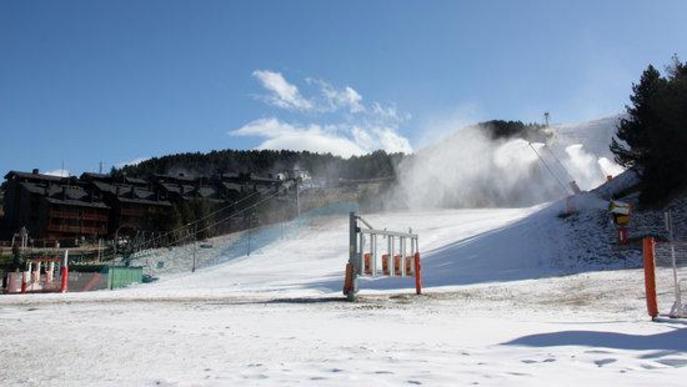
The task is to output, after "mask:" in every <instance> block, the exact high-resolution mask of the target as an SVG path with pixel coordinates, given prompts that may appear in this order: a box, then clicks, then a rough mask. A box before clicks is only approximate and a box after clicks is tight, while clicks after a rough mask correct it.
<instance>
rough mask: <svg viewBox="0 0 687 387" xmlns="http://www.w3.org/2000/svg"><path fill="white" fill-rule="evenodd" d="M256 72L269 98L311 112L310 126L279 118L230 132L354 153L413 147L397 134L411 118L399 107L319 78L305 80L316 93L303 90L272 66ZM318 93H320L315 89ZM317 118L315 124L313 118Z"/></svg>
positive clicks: (274, 145)
mask: <svg viewBox="0 0 687 387" xmlns="http://www.w3.org/2000/svg"><path fill="white" fill-rule="evenodd" d="M253 76H254V77H255V78H256V79H258V81H260V83H261V84H262V86H263V87H264V88H265V89H266V90H268V91H269V95H266V96H262V97H261V99H262V100H264V101H265V102H267V103H269V104H271V105H275V106H278V107H281V108H284V109H288V110H292V111H296V112H300V113H307V118H308V121H310V122H311V123H310V124H308V125H296V124H292V123H289V122H284V121H281V120H279V119H278V118H277V117H275V118H267V119H258V120H255V121H252V122H249V123H247V124H246V125H244V126H243V127H241V128H239V129H236V130H234V131H232V132H230V133H231V134H232V135H237V136H254V137H259V138H261V139H262V143H260V145H259V146H258V149H292V150H308V151H312V152H321V153H322V152H325V153H332V154H335V155H339V156H343V157H350V156H352V155H361V154H365V153H369V152H373V151H375V150H378V149H382V150H385V151H387V152H404V153H411V152H412V151H413V149H412V147H411V146H410V142H409V141H408V139H407V138H405V137H404V136H402V135H401V134H399V133H398V127H399V126H400V124H401V123H403V122H404V121H406V120H408V119H409V118H410V115H409V114H402V113H399V112H398V110H397V109H396V106H395V105H393V104H392V105H382V104H380V103H378V102H373V103H372V104H370V105H365V104H364V103H363V96H362V95H360V93H358V91H357V90H355V89H354V88H353V87H351V86H345V87H337V86H334V85H332V84H331V83H329V82H327V81H325V80H322V79H316V78H306V79H305V82H306V83H307V85H308V86H310V87H311V88H310V89H309V91H311V92H312V91H313V90H312V87H314V88H315V92H316V93H315V94H312V95H308V94H307V93H306V94H305V96H304V95H302V94H301V92H300V91H299V89H298V87H297V86H295V85H293V84H291V83H289V82H288V81H287V80H286V79H285V78H284V76H283V75H282V74H281V73H279V72H275V71H271V70H256V71H254V72H253ZM318 91H319V93H317V92H318ZM313 119H314V121H315V122H312V120H313Z"/></svg>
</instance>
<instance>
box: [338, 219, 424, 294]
mask: <svg viewBox="0 0 687 387" xmlns="http://www.w3.org/2000/svg"><path fill="white" fill-rule="evenodd" d="M358 222H360V223H362V224H363V225H364V226H365V227H366V228H365V227H361V226H360V225H359V224H358ZM380 237H381V238H382V239H386V243H383V244H382V246H381V248H380V246H379V239H380ZM368 245H369V247H368ZM384 245H385V246H384ZM368 251H369V252H368ZM380 252H383V253H384V254H381V255H380ZM380 261H381V267H380V265H379V262H380ZM378 275H382V276H388V277H414V279H415V293H416V294H418V295H419V294H422V264H421V262H420V248H419V244H418V235H417V234H413V233H412V230H409V231H408V232H407V233H406V232H397V231H387V230H378V229H375V228H374V227H372V226H371V225H370V224H369V223H368V222H367V221H365V220H364V219H363V218H362V217H360V216H358V215H356V214H355V212H351V213H350V214H349V259H348V264H347V265H346V273H345V278H344V288H343V293H344V295H346V297H347V298H348V300H350V301H354V300H355V298H356V296H357V293H358V281H357V277H358V276H370V277H374V276H378Z"/></svg>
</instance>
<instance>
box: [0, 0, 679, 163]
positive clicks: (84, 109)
mask: <svg viewBox="0 0 687 387" xmlns="http://www.w3.org/2000/svg"><path fill="white" fill-rule="evenodd" d="M685 15H687V2H685V1H683V0H676V1H668V0H666V1H603V2H600V1H495V0H494V1H476V0H475V1H370V0H368V1H346V2H337V3H335V2H327V1H315V0H313V1H209V0H206V1H200V2H198V1H173V0H164V1H163V0H161V1H145V0H141V1H126V0H119V1H99V0H88V1H68V0H65V1H23V0H17V1H12V0H0V135H1V136H0V170H1V171H0V172H2V173H4V172H5V171H8V170H31V169H33V168H39V169H40V170H42V171H51V172H55V173H60V171H59V170H61V169H62V168H63V166H64V169H66V170H68V171H69V173H71V174H77V175H78V174H80V173H81V172H84V171H98V169H99V163H101V162H102V163H103V167H104V170H106V171H107V170H109V169H110V168H111V167H112V166H121V165H123V164H126V163H136V162H138V161H141V160H144V159H146V158H150V157H154V156H161V155H165V154H170V153H179V152H197V151H200V152H206V151H210V150H213V149H226V148H234V149H296V150H313V151H321V152H332V153H335V154H340V155H343V156H350V155H357V154H362V153H366V152H369V151H372V150H375V149H385V150H388V151H404V152H412V151H414V150H417V149H419V148H421V147H423V146H426V145H429V144H431V143H432V142H434V141H437V139H438V138H440V137H441V136H442V135H444V134H447V133H450V132H451V131H454V130H456V129H458V128H459V127H461V126H464V125H467V124H470V123H474V122H478V121H483V120H488V119H512V120H522V121H526V122H535V121H537V122H541V121H542V120H543V113H544V112H550V114H551V118H552V121H553V122H556V123H571V122H581V121H587V120H592V119H595V118H600V117H604V116H609V115H613V114H618V113H621V112H623V111H624V105H626V104H627V103H628V96H629V94H630V93H631V87H632V83H633V82H636V81H637V80H638V79H639V76H640V74H641V72H642V70H643V69H644V68H645V67H646V66H647V65H648V64H654V65H655V66H657V67H658V68H659V69H662V68H663V67H664V66H665V65H666V64H668V63H669V62H670V58H671V56H672V55H673V54H678V56H679V57H681V58H682V59H683V60H686V59H687V23H685V22H684V16H685Z"/></svg>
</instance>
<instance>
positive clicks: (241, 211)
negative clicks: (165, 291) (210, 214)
mask: <svg viewBox="0 0 687 387" xmlns="http://www.w3.org/2000/svg"><path fill="white" fill-rule="evenodd" d="M280 193H282V192H281V189H278V190H277V191H275V192H274V193H273V194H272V195H269V196H267V197H265V198H264V199H263V200H260V201H258V202H256V203H254V204H253V205H250V206H248V207H245V208H242V209H240V210H238V211H235V212H232V213H231V214H230V215H229V216H227V217H225V218H222V219H220V220H218V221H216V222H214V223H211V224H209V225H207V226H206V227H203V228H201V229H197V230H196V233H198V232H201V231H205V230H207V229H209V228H211V227H214V226H216V225H218V224H221V223H224V222H226V221H227V220H229V219H231V218H234V217H237V216H239V215H241V214H243V213H245V212H246V211H248V210H251V209H253V208H256V207H258V206H259V205H261V204H263V203H265V202H267V201H268V200H271V199H272V198H274V197H276V196H277V195H278V194H280ZM251 195H253V194H251ZM244 199H246V198H244ZM237 203H238V202H237ZM225 208H226V207H225ZM216 212H219V211H216ZM216 212H215V213H216ZM206 217H207V216H206ZM200 220H202V219H199V220H197V221H196V222H194V223H198V222H199V221H200ZM194 223H189V224H187V225H184V226H182V227H179V228H177V229H176V230H173V231H170V232H168V233H166V234H165V235H169V234H171V233H172V232H178V231H181V230H184V229H186V231H187V232H186V233H185V234H186V236H183V237H180V238H176V239H173V240H172V241H170V242H169V243H167V244H165V245H162V246H160V248H164V247H169V246H171V245H173V244H175V243H178V242H182V241H184V240H187V239H190V237H191V233H190V232H188V231H190V230H191V225H193V224H194ZM160 237H161V236H158V237H156V239H159V238H160ZM150 242H151V241H148V242H145V243H142V244H141V245H139V247H142V246H146V245H147V244H148V243H150ZM141 250H143V249H141ZM141 250H139V251H141ZM110 257H111V258H115V255H114V254H112V255H111V256H110Z"/></svg>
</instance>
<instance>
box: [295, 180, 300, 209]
mask: <svg viewBox="0 0 687 387" xmlns="http://www.w3.org/2000/svg"><path fill="white" fill-rule="evenodd" d="M296 213H297V214H298V216H299V217H300V216H301V195H300V192H299V189H298V177H296Z"/></svg>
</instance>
